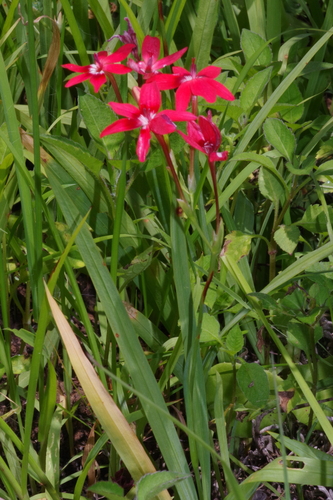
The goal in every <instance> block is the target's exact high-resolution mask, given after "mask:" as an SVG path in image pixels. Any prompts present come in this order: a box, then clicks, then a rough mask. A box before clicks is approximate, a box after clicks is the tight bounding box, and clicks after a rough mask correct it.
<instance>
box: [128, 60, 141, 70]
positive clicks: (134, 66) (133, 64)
mask: <svg viewBox="0 0 333 500" xmlns="http://www.w3.org/2000/svg"><path fill="white" fill-rule="evenodd" d="M127 66H128V67H129V68H131V69H132V70H133V71H136V72H137V73H140V66H139V65H138V63H137V62H135V61H133V59H128V61H127Z"/></svg>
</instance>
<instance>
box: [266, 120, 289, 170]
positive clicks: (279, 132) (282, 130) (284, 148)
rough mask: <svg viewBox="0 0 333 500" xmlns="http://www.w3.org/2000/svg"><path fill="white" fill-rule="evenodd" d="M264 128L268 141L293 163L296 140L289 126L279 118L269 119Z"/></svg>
mask: <svg viewBox="0 0 333 500" xmlns="http://www.w3.org/2000/svg"><path fill="white" fill-rule="evenodd" d="M263 128H264V134H265V137H266V139H267V141H268V142H269V143H270V144H271V145H272V146H273V147H274V148H275V149H277V150H278V151H279V153H281V154H282V156H284V157H285V158H287V159H288V160H289V161H292V158H293V156H294V152H295V148H296V139H295V136H294V134H293V133H292V131H291V130H290V129H289V128H288V127H287V125H286V124H285V123H284V122H283V121H281V120H279V119H278V118H267V120H266V121H265V123H264V127H263Z"/></svg>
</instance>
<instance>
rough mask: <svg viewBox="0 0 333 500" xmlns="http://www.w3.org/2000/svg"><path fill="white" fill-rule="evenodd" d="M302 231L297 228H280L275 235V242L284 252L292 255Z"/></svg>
mask: <svg viewBox="0 0 333 500" xmlns="http://www.w3.org/2000/svg"><path fill="white" fill-rule="evenodd" d="M299 236H300V230H299V229H298V227H296V226H280V227H279V229H277V230H276V231H275V233H274V240H275V241H276V243H277V244H278V245H279V247H280V248H282V250H283V251H284V252H287V253H289V255H291V254H292V253H293V251H294V250H295V248H296V246H297V243H298V239H299Z"/></svg>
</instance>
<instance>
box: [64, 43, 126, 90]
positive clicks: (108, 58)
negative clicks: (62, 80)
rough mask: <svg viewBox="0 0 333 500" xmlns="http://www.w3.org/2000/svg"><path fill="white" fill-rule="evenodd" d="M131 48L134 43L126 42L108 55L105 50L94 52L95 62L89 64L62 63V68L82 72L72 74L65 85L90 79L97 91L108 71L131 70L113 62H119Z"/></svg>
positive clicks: (119, 72)
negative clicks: (75, 74)
mask: <svg viewBox="0 0 333 500" xmlns="http://www.w3.org/2000/svg"><path fill="white" fill-rule="evenodd" d="M133 48H135V45H134V44H131V43H128V44H126V45H123V46H122V47H120V48H119V49H118V50H116V51H115V52H113V54H109V55H108V53H107V52H106V51H102V52H98V53H97V54H94V60H95V62H94V63H93V64H89V65H88V66H78V65H77V64H63V65H62V67H63V68H66V69H69V70H71V71H75V72H76V73H82V74H81V75H77V76H73V77H72V78H71V79H70V80H69V81H68V82H67V83H66V85H65V87H72V86H73V85H76V84H78V83H81V82H84V81H85V80H90V83H91V84H92V86H93V87H94V91H95V92H98V91H99V89H100V88H101V86H102V85H103V84H104V83H105V82H106V75H107V74H108V73H110V74H117V75H124V74H126V73H129V72H130V71H131V69H130V68H128V67H127V66H125V65H124V64H115V63H119V62H120V61H122V60H123V59H125V58H126V57H127V56H128V55H129V53H130V52H131V50H132V49H133Z"/></svg>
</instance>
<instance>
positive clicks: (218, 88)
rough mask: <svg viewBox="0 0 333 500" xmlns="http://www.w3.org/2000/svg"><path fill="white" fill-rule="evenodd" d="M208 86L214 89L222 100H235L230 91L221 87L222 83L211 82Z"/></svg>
mask: <svg viewBox="0 0 333 500" xmlns="http://www.w3.org/2000/svg"><path fill="white" fill-rule="evenodd" d="M210 85H211V86H212V87H213V88H214V89H215V92H216V94H217V95H218V96H220V97H222V99H225V100H226V101H234V100H235V96H234V95H233V94H232V93H231V92H230V90H228V89H227V87H225V86H224V85H222V83H220V82H216V81H215V80H211V81H210ZM208 102H209V101H208Z"/></svg>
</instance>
